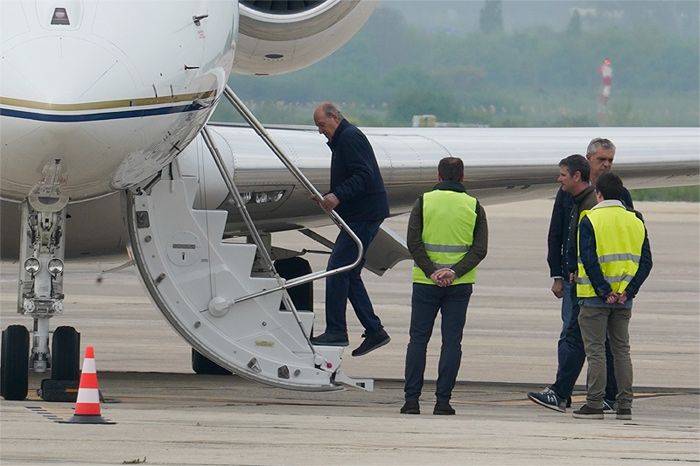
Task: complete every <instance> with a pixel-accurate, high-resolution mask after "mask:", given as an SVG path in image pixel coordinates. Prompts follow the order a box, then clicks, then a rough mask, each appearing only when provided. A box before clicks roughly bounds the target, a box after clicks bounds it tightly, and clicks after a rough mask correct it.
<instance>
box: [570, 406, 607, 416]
mask: <svg viewBox="0 0 700 466" xmlns="http://www.w3.org/2000/svg"><path fill="white" fill-rule="evenodd" d="M574 417H575V418H576V419H604V418H605V416H604V415H603V408H591V407H590V406H588V405H583V406H581V407H580V408H579V409H577V410H575V411H574Z"/></svg>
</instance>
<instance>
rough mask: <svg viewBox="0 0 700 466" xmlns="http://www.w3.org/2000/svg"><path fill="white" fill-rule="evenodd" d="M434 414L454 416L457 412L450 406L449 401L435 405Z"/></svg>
mask: <svg viewBox="0 0 700 466" xmlns="http://www.w3.org/2000/svg"><path fill="white" fill-rule="evenodd" d="M433 414H437V415H440V416H454V415H455V410H454V409H453V408H452V406H450V402H449V401H438V402H436V403H435V408H433Z"/></svg>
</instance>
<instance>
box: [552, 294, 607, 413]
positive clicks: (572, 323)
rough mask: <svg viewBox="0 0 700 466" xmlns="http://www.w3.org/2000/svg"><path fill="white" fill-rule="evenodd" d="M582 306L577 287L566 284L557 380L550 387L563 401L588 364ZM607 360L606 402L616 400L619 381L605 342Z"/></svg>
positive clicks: (558, 351) (558, 347) (558, 345)
mask: <svg viewBox="0 0 700 466" xmlns="http://www.w3.org/2000/svg"><path fill="white" fill-rule="evenodd" d="M579 310H580V307H579V304H578V300H577V299H576V286H575V285H574V284H572V283H569V282H566V281H565V282H564V296H563V298H562V303H561V320H562V324H563V325H562V329H561V334H560V335H559V342H558V343H557V356H558V360H559V364H558V366H557V379H556V381H555V382H554V383H553V384H552V385H550V387H549V388H551V389H552V390H554V393H556V394H557V395H559V396H560V397H561V398H568V397H570V396H571V393H572V392H573V391H574V385H576V380H577V379H578V376H579V375H580V374H581V370H582V369H583V363H584V362H585V361H586V351H585V349H584V347H583V338H581V329H580V328H579V325H578V315H579ZM605 358H606V360H607V368H608V370H607V382H608V383H607V385H606V387H605V399H606V400H615V396H616V395H617V381H616V380H615V366H614V363H613V356H612V352H611V351H610V344H609V342H608V340H607V338H606V340H605Z"/></svg>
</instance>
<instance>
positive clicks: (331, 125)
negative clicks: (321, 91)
mask: <svg viewBox="0 0 700 466" xmlns="http://www.w3.org/2000/svg"><path fill="white" fill-rule="evenodd" d="M341 121H343V114H342V113H340V110H338V107H336V106H335V105H333V103H332V102H322V103H321V104H320V105H319V106H318V107H316V110H314V124H315V125H316V126H317V127H318V132H319V133H321V134H323V135H324V136H326V139H328V140H329V141H330V140H331V139H332V138H333V134H335V130H336V129H338V125H339V124H340V122H341Z"/></svg>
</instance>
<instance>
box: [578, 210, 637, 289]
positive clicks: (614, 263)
mask: <svg viewBox="0 0 700 466" xmlns="http://www.w3.org/2000/svg"><path fill="white" fill-rule="evenodd" d="M584 216H585V217H588V220H590V222H591V225H592V226H593V233H594V235H595V243H596V255H597V256H598V263H599V264H600V269H601V271H602V272H603V276H604V277H605V281H607V282H608V283H609V284H610V287H611V288H612V290H613V291H614V292H615V293H622V292H623V291H625V288H627V285H629V282H630V281H631V280H632V278H633V277H634V275H635V274H636V273H637V270H638V269H639V260H640V258H641V255H642V245H643V243H644V222H642V221H641V220H640V219H638V218H637V216H636V215H635V213H634V212H630V211H628V210H627V209H625V208H624V207H621V206H606V207H599V208H595V209H591V210H587V211H585V212H583V213H582V216H581V218H583V217H584ZM578 236H579V240H580V232H579V235H578ZM576 296H578V297H579V298H590V297H594V296H597V295H596V292H595V289H594V288H593V285H591V280H590V278H589V277H588V275H587V274H586V269H585V268H584V267H583V263H582V262H581V253H580V251H579V254H578V277H577V278H576Z"/></svg>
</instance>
